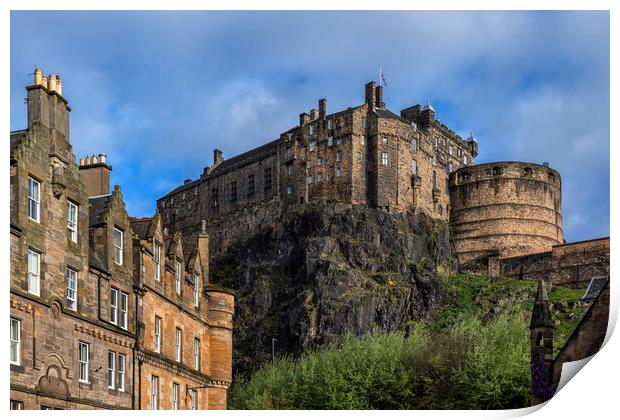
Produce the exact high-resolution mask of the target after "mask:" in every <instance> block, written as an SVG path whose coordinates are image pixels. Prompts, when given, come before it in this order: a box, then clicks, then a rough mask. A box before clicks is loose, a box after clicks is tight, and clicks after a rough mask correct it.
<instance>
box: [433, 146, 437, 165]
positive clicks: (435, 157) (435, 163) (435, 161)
mask: <svg viewBox="0 0 620 420" xmlns="http://www.w3.org/2000/svg"><path fill="white" fill-rule="evenodd" d="M436 152H437V151H436V150H435V153H436ZM435 165H437V155H433V166H435Z"/></svg>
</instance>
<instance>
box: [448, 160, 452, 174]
mask: <svg viewBox="0 0 620 420" xmlns="http://www.w3.org/2000/svg"><path fill="white" fill-rule="evenodd" d="M452 168H453V167H452V162H449V163H448V173H450V172H452Z"/></svg>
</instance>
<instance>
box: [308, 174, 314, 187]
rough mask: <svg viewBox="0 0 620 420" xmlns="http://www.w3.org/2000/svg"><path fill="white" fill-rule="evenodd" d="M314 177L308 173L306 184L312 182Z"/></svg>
mask: <svg viewBox="0 0 620 420" xmlns="http://www.w3.org/2000/svg"><path fill="white" fill-rule="evenodd" d="M313 180H314V178H313V177H312V175H308V185H310V184H312V182H313Z"/></svg>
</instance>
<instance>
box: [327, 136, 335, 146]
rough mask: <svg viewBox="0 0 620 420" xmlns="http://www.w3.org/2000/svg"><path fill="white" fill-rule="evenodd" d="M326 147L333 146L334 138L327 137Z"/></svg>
mask: <svg viewBox="0 0 620 420" xmlns="http://www.w3.org/2000/svg"><path fill="white" fill-rule="evenodd" d="M327 145H328V146H329V147H331V146H333V145H334V137H333V136H329V137H327Z"/></svg>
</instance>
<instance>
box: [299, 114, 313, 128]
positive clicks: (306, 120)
mask: <svg viewBox="0 0 620 420" xmlns="http://www.w3.org/2000/svg"><path fill="white" fill-rule="evenodd" d="M309 122H310V115H308V114H307V113H306V112H302V113H301V114H299V126H300V127H301V126H302V125H304V124H307V123H309Z"/></svg>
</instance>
